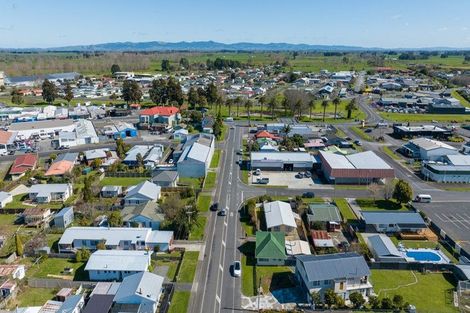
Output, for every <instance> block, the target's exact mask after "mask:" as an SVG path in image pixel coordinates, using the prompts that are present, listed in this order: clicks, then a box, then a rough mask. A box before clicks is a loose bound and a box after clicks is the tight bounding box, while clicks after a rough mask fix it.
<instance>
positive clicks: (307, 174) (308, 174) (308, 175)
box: [304, 171, 312, 178]
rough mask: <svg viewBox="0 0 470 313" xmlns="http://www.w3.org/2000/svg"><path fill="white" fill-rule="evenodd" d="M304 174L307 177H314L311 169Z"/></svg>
mask: <svg viewBox="0 0 470 313" xmlns="http://www.w3.org/2000/svg"><path fill="white" fill-rule="evenodd" d="M304 176H305V177H307V178H311V177H312V173H310V172H309V171H306V172H305V173H304Z"/></svg>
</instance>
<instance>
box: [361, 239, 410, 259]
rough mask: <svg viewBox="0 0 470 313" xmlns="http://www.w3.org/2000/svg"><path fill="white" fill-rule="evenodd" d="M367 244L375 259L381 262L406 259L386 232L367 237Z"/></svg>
mask: <svg viewBox="0 0 470 313" xmlns="http://www.w3.org/2000/svg"><path fill="white" fill-rule="evenodd" d="M367 245H368V246H369V249H370V251H371V252H372V254H373V255H374V259H375V260H376V261H380V262H400V261H406V259H405V257H404V255H403V253H401V252H400V251H398V249H397V247H396V246H395V245H394V244H393V242H392V240H391V239H390V238H389V237H388V236H387V235H385V234H376V235H371V236H368V237H367Z"/></svg>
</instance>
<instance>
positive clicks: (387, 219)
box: [361, 211, 426, 227]
mask: <svg viewBox="0 0 470 313" xmlns="http://www.w3.org/2000/svg"><path fill="white" fill-rule="evenodd" d="M361 214H362V217H363V218H364V221H365V222H366V224H416V225H422V226H423V227H426V223H425V222H424V220H423V218H422V217H421V215H419V213H416V212H384V211H361Z"/></svg>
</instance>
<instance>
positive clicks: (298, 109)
mask: <svg viewBox="0 0 470 313" xmlns="http://www.w3.org/2000/svg"><path fill="white" fill-rule="evenodd" d="M294 106H295V112H297V113H298V118H299V120H300V118H301V117H302V100H300V99H299V100H297V101H296V102H295V105H294ZM294 114H295V113H294Z"/></svg>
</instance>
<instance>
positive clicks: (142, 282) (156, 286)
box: [114, 272, 163, 304]
mask: <svg viewBox="0 0 470 313" xmlns="http://www.w3.org/2000/svg"><path fill="white" fill-rule="evenodd" d="M162 285H163V277H161V276H158V275H155V274H152V273H149V272H141V273H137V274H134V275H130V276H127V277H126V278H124V279H123V281H122V283H121V286H119V289H118V291H117V293H116V295H115V296H114V302H116V303H121V304H125V303H127V302H126V301H129V300H132V297H134V296H137V297H140V298H142V300H143V301H144V300H147V301H150V302H154V303H156V302H157V301H158V296H159V295H160V290H161V289H162Z"/></svg>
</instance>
